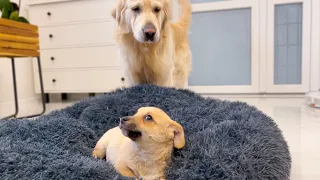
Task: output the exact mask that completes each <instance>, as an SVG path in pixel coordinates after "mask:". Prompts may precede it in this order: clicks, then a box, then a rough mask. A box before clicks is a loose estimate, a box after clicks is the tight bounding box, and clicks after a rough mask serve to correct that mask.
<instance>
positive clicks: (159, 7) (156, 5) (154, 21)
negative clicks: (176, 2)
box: [111, 0, 171, 43]
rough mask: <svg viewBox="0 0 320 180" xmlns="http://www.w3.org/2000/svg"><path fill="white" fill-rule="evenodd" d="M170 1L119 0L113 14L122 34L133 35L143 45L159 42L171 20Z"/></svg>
mask: <svg viewBox="0 0 320 180" xmlns="http://www.w3.org/2000/svg"><path fill="white" fill-rule="evenodd" d="M169 6H170V0H118V4H117V5H116V7H115V8H113V9H112V11H111V14H112V16H113V17H114V18H115V19H116V21H117V24H118V27H119V28H120V31H122V33H133V36H134V38H135V39H136V40H137V41H139V42H141V43H146V42H149V43H154V42H157V41H159V39H160V35H161V34H160V33H161V30H162V29H163V28H164V27H165V25H166V24H167V22H168V21H169V20H170V18H171V17H170V7H169Z"/></svg>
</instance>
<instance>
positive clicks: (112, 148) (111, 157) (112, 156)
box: [106, 142, 121, 165]
mask: <svg viewBox="0 0 320 180" xmlns="http://www.w3.org/2000/svg"><path fill="white" fill-rule="evenodd" d="M120 145H121V144H120V142H117V143H112V144H110V145H109V146H108V148H107V150H106V151H107V152H106V160H107V161H108V162H109V163H111V164H113V165H114V164H115V163H116V162H117V158H118V156H119V147H120Z"/></svg>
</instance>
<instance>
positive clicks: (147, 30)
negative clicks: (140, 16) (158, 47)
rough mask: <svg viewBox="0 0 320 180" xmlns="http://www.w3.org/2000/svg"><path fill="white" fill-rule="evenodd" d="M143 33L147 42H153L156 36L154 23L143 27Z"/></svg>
mask: <svg viewBox="0 0 320 180" xmlns="http://www.w3.org/2000/svg"><path fill="white" fill-rule="evenodd" d="M143 33H144V37H145V40H146V41H149V40H150V41H153V39H154V36H155V35H156V27H155V26H154V25H153V24H152V23H148V24H146V25H145V26H144V27H143Z"/></svg>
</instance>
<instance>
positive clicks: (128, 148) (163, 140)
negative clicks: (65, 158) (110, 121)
mask: <svg viewBox="0 0 320 180" xmlns="http://www.w3.org/2000/svg"><path fill="white" fill-rule="evenodd" d="M184 145H185V139H184V131H183V128H182V126H181V125H180V124H178V123H177V122H175V121H173V120H171V119H170V117H169V116H168V115H167V114H166V113H165V112H163V111H162V110H161V109H158V108H154V107H143V108H140V109H139V110H138V112H137V113H136V114H135V115H134V116H127V117H122V118H121V119H120V125H119V127H115V128H113V129H111V130H109V131H107V132H106V133H105V134H104V135H103V136H102V138H101V139H100V140H99V141H98V143H97V145H96V147H95V148H94V150H93V153H92V155H93V157H96V158H100V159H103V158H105V157H106V159H107V161H109V162H110V163H111V164H113V165H114V167H115V169H116V170H117V171H118V172H119V173H120V174H121V175H123V176H127V177H136V178H137V179H138V178H142V179H143V180H155V179H165V168H166V166H167V164H168V163H169V162H170V160H171V153H172V150H173V147H175V148H178V149H180V148H183V147H184Z"/></svg>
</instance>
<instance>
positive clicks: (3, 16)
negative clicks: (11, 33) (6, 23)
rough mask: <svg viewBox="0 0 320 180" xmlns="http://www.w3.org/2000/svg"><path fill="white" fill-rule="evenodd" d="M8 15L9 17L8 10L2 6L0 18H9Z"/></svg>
mask: <svg viewBox="0 0 320 180" xmlns="http://www.w3.org/2000/svg"><path fill="white" fill-rule="evenodd" d="M9 17H10V14H9V11H8V10H7V8H3V9H2V15H1V18H4V19H9Z"/></svg>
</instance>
